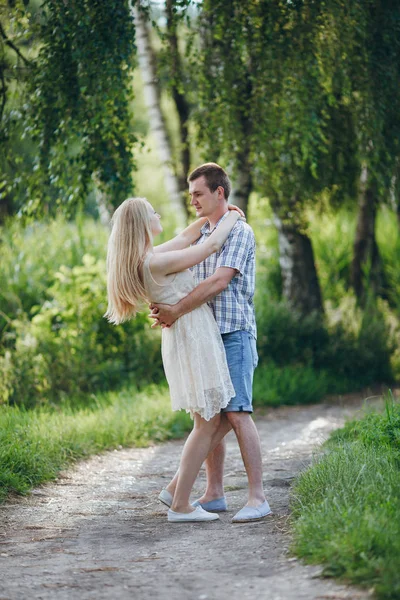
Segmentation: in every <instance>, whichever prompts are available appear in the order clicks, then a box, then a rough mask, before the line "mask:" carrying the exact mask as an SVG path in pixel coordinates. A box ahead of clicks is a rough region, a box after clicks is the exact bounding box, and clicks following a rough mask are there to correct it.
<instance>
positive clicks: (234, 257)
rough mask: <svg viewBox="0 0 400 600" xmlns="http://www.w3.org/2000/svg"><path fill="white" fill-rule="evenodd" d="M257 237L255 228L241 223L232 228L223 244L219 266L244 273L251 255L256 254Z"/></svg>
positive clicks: (218, 260) (218, 261)
mask: <svg viewBox="0 0 400 600" xmlns="http://www.w3.org/2000/svg"><path fill="white" fill-rule="evenodd" d="M254 251H255V239H254V233H253V230H252V229H251V228H250V227H249V226H247V227H245V226H243V224H242V225H241V226H240V223H238V224H237V225H235V227H234V228H233V229H232V231H231V233H230V235H229V237H228V239H227V240H226V242H225V244H224V245H223V246H222V249H221V251H220V253H219V256H218V259H217V266H216V268H217V269H218V268H219V267H230V268H232V269H236V271H239V273H240V274H241V275H243V272H244V269H245V266H246V263H247V260H248V258H249V256H251V255H252V254H254Z"/></svg>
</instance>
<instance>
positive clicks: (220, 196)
mask: <svg viewBox="0 0 400 600" xmlns="http://www.w3.org/2000/svg"><path fill="white" fill-rule="evenodd" d="M217 192H218V200H225V190H224V188H223V187H222V185H219V186H218V187H217Z"/></svg>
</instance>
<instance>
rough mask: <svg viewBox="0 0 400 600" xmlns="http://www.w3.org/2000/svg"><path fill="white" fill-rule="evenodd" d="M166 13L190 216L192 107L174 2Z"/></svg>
mask: <svg viewBox="0 0 400 600" xmlns="http://www.w3.org/2000/svg"><path fill="white" fill-rule="evenodd" d="M165 12H166V16H167V32H168V36H167V39H168V46H169V51H170V57H169V64H170V73H171V78H172V82H171V91H172V98H173V100H174V103H175V106H176V111H177V113H178V118H179V137H180V148H179V158H180V165H179V169H178V181H179V190H180V193H181V197H182V202H183V205H184V207H185V210H186V213H187V215H189V211H188V207H187V204H186V202H185V197H186V195H187V177H188V175H189V170H190V166H191V159H190V141H189V115H190V106H189V103H188V101H187V100H186V95H185V94H184V92H183V91H182V88H181V82H182V80H183V73H182V61H181V55H180V53H179V42H178V32H177V21H176V15H175V12H174V0H166V2H165Z"/></svg>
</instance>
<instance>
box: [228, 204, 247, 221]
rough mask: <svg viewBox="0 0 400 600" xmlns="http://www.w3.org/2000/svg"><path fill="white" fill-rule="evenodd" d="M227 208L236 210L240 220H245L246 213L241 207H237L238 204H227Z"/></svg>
mask: <svg viewBox="0 0 400 600" xmlns="http://www.w3.org/2000/svg"><path fill="white" fill-rule="evenodd" d="M228 210H236V211H237V212H238V213H239V215H240V216H241V217H242V220H244V221H245V220H246V215H245V214H244V212H243V211H242V209H241V208H239V207H238V206H236V204H228Z"/></svg>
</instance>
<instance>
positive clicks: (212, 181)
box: [188, 162, 231, 200]
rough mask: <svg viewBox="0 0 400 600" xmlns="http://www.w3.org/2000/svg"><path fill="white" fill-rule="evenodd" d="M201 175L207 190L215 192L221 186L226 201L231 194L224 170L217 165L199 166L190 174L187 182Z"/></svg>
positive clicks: (229, 183) (206, 164)
mask: <svg viewBox="0 0 400 600" xmlns="http://www.w3.org/2000/svg"><path fill="white" fill-rule="evenodd" d="M203 175H204V178H205V180H206V183H207V187H208V188H209V190H210V191H211V192H215V190H216V189H217V188H218V187H220V186H221V187H222V188H224V194H225V200H228V198H229V194H230V193H231V182H230V181H229V177H228V175H227V173H226V172H225V171H224V169H223V168H222V167H220V166H219V165H217V163H212V162H210V163H204V165H200V167H197V169H195V170H194V171H192V172H191V173H190V175H189V177H188V182H190V181H194V180H195V179H198V178H199V177H202V176H203Z"/></svg>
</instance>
